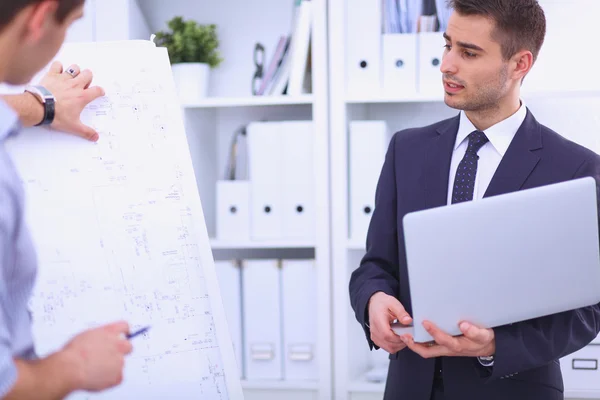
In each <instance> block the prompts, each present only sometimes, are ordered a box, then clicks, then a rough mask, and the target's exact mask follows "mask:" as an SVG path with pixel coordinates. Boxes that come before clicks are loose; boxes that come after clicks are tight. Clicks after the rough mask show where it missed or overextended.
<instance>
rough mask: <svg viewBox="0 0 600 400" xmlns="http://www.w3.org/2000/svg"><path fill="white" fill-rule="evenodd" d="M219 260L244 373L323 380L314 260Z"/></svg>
mask: <svg viewBox="0 0 600 400" xmlns="http://www.w3.org/2000/svg"><path fill="white" fill-rule="evenodd" d="M215 264H216V265H215V266H216V269H217V276H218V279H219V285H220V288H221V293H222V298H223V303H224V308H225V313H226V318H227V323H228V326H229V330H230V334H231V338H232V342H233V347H234V350H235V354H236V360H237V362H238V367H239V371H240V376H242V377H243V378H244V379H246V380H294V381H300V380H307V381H314V380H316V379H318V371H319V369H318V357H317V352H316V347H317V296H315V293H316V291H317V277H316V266H315V262H314V260H274V259H273V260H271V259H257V260H245V261H218V262H216V263H215Z"/></svg>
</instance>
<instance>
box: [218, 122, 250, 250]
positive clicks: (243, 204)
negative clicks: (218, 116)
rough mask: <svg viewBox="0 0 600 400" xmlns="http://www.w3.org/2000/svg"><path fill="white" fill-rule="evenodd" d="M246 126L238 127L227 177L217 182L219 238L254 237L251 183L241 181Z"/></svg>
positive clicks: (242, 239)
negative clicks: (241, 151)
mask: <svg viewBox="0 0 600 400" xmlns="http://www.w3.org/2000/svg"><path fill="white" fill-rule="evenodd" d="M245 135H246V127H242V128H240V129H238V130H237V131H236V132H235V133H234V135H233V139H232V142H231V146H230V149H229V158H228V160H227V169H226V171H225V179H224V180H219V181H217V189H216V196H217V198H216V200H217V207H216V208H217V232H216V236H217V239H219V240H224V241H230V240H231V241H240V242H245V241H247V240H249V238H250V182H249V181H248V180H240V179H239V176H238V173H239V171H240V165H239V161H240V159H241V157H240V151H239V148H240V146H239V141H240V138H241V137H242V136H245Z"/></svg>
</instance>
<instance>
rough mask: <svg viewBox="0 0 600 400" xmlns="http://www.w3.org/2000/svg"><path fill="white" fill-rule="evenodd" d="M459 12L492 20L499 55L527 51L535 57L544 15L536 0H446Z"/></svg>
mask: <svg viewBox="0 0 600 400" xmlns="http://www.w3.org/2000/svg"><path fill="white" fill-rule="evenodd" d="M448 4H449V6H450V7H451V8H452V9H454V11H455V12H457V13H458V14H460V15H464V16H469V15H479V16H482V17H486V18H489V19H490V20H492V21H493V22H494V23H495V29H494V32H493V33H492V38H493V39H494V40H496V41H497V42H498V43H500V47H501V49H502V57H503V58H504V60H508V59H510V58H511V57H512V56H513V55H515V54H516V53H517V52H519V51H522V50H529V51H531V53H532V54H533V59H534V61H535V60H537V57H538V54H539V52H540V49H541V48H542V44H543V43H544V37H545V36H546V16H545V15H544V10H543V9H542V7H541V6H540V5H539V4H538V2H537V0H449V1H448Z"/></svg>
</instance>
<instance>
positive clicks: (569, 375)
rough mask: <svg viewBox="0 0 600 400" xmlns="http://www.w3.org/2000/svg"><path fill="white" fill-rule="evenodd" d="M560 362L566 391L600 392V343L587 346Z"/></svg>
mask: <svg viewBox="0 0 600 400" xmlns="http://www.w3.org/2000/svg"><path fill="white" fill-rule="evenodd" d="M559 362H560V369H561V372H562V375H563V382H564V387H565V392H600V364H599V363H600V346H599V345H594V344H591V345H588V346H585V347H584V348H582V349H580V350H578V351H576V352H574V353H572V354H569V355H567V356H565V357H563V358H561V359H560V360H559ZM582 397H583V396H582Z"/></svg>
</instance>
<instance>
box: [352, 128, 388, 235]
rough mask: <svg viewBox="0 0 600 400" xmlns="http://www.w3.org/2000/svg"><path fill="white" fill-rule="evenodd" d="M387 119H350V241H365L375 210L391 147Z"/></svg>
mask: <svg viewBox="0 0 600 400" xmlns="http://www.w3.org/2000/svg"><path fill="white" fill-rule="evenodd" d="M387 129H388V128H387V123H386V122H385V121H352V122H350V154H349V160H348V162H349V179H348V184H349V186H350V191H349V193H350V198H349V207H348V210H349V218H350V221H349V225H350V232H349V234H350V240H352V241H355V240H356V241H359V242H361V243H364V240H365V238H366V235H367V231H368V228H369V224H370V222H371V216H372V215H373V210H374V209H375V192H376V189H377V182H378V181H379V175H380V173H381V168H382V167H383V162H384V161H385V153H386V150H387V147H388V138H387Z"/></svg>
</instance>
